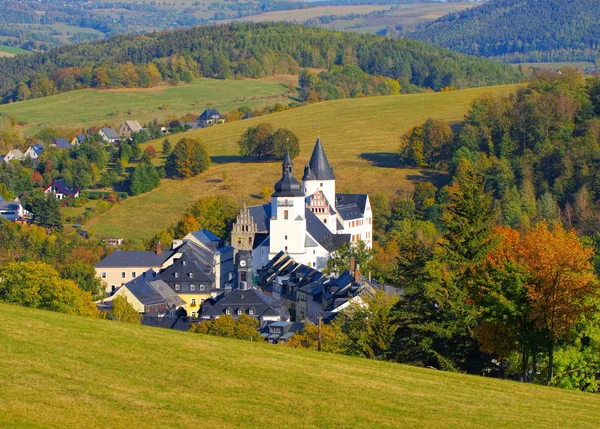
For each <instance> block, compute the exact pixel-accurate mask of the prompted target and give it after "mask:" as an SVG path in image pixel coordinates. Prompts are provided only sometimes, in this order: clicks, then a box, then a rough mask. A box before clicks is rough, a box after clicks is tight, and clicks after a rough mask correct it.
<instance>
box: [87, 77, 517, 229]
mask: <svg viewBox="0 0 600 429" xmlns="http://www.w3.org/2000/svg"><path fill="white" fill-rule="evenodd" d="M515 88H516V86H514V85H507V86H498V87H488V88H476V89H468V90H463V91H452V92H444V93H425V94H414V95H401V96H388V97H365V98H355V99H346V100H335V101H329V102H324V103H318V104H312V105H308V106H304V107H300V108H297V109H293V110H288V111H285V112H280V113H275V114H271V115H268V116H263V117H258V118H252V119H248V120H244V121H238V122H231V123H227V124H223V125H218V126H215V127H210V128H205V129H201V130H194V131H189V132H187V133H184V134H179V135H175V136H172V137H171V139H172V144H175V143H176V141H177V140H178V139H180V138H182V137H194V138H199V139H201V140H202V141H203V142H204V144H205V145H206V147H207V149H208V152H209V155H210V156H211V157H212V159H213V164H212V166H211V167H210V169H209V170H208V171H207V172H205V173H203V174H201V175H199V176H197V177H194V178H191V179H187V180H183V181H179V180H163V181H162V184H161V186H160V187H159V188H157V189H155V190H153V191H152V192H149V193H147V194H142V195H140V196H137V197H132V198H128V199H127V200H126V201H124V202H123V203H122V204H120V205H119V206H118V207H115V208H114V209H112V210H110V211H109V212H107V213H105V214H103V215H101V216H100V217H99V218H97V219H95V220H93V221H91V222H90V223H89V224H88V225H87V226H88V228H89V229H90V231H91V232H93V233H97V234H100V235H105V236H111V237H123V238H127V239H132V240H141V239H147V238H150V237H152V236H153V235H154V234H155V233H156V232H158V231H160V230H162V229H165V228H167V227H169V226H170V225H172V224H174V223H175V222H176V221H177V220H178V219H179V218H180V217H181V216H182V214H183V213H184V211H185V210H186V208H187V207H188V206H189V205H190V204H191V203H192V202H194V201H195V200H197V199H198V198H200V197H204V196H208V195H216V194H223V195H227V196H229V197H231V198H232V199H233V200H235V201H237V202H239V203H240V204H241V203H243V202H245V203H248V204H261V203H263V202H264V200H262V199H261V198H260V196H259V194H260V192H261V190H262V189H263V187H265V186H267V187H269V188H270V189H272V186H273V184H274V183H275V182H276V181H277V180H278V179H279V177H280V174H281V166H280V164H279V163H277V162H272V163H256V162H248V161H247V160H244V159H242V158H241V157H239V156H238V146H237V141H238V139H239V137H240V135H241V134H242V132H243V131H245V130H246V129H247V128H248V127H250V126H255V125H257V124H259V123H261V122H268V123H271V124H272V125H273V126H274V127H275V128H279V127H283V128H288V129H290V130H292V131H293V132H294V133H296V135H297V136H298V137H299V138H300V145H301V153H300V156H299V157H298V159H296V160H295V165H296V167H295V176H296V178H297V179H300V178H301V177H302V171H303V167H304V165H305V164H306V163H307V162H308V158H309V157H310V154H311V151H312V148H313V146H314V142H315V139H316V137H317V125H319V127H320V132H321V141H322V143H323V146H324V148H325V151H326V153H327V156H328V158H329V161H330V163H331V164H332V167H333V168H334V171H335V175H336V179H337V189H338V192H356V193H365V192H366V193H370V194H372V193H375V192H377V191H384V192H387V193H388V194H394V193H396V192H402V191H410V190H412V187H413V186H414V184H415V183H417V182H418V181H422V180H430V181H433V182H434V183H437V184H443V183H445V180H447V179H446V176H445V175H443V174H440V173H436V172H429V171H419V170H414V169H404V168H397V167H398V165H397V151H398V149H399V146H400V136H401V135H402V134H403V133H405V132H406V131H407V130H408V129H409V128H410V127H412V126H415V125H418V124H421V123H423V122H424V121H425V120H426V119H427V118H429V117H433V118H436V119H441V120H445V121H449V122H455V121H460V120H461V119H462V118H463V116H464V114H465V113H466V112H467V110H468V109H469V106H470V105H471V103H472V101H473V100H474V99H475V98H477V97H478V96H480V95H482V94H485V93H490V92H509V91H512V90H514V89H515ZM148 144H153V145H154V146H155V147H156V149H157V150H158V151H160V150H162V141H160V140H158V141H154V142H149V143H148ZM161 161H162V160H161ZM223 172H226V176H227V177H226V180H223Z"/></svg>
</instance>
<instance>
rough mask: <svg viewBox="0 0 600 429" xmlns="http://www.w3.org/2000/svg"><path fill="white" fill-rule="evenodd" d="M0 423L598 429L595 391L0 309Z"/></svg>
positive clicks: (43, 425) (42, 425)
mask: <svg viewBox="0 0 600 429" xmlns="http://www.w3.org/2000/svg"><path fill="white" fill-rule="evenodd" d="M0 338H1V340H2V347H0V359H1V361H2V363H3V364H2V365H1V366H0V426H2V427H3V428H32V427H36V428H58V427H60V428H81V427H90V428H91V427H110V428H132V427H152V428H154V427H156V428H159V427H162V428H164V427H171V426H172V425H173V424H174V423H173V422H177V426H178V427H182V428H198V427H210V428H265V427H290V428H291V427H303V428H313V427H314V428H317V427H318V428H337V427H342V426H343V427H356V428H358V427H365V428H366V427H370V428H372V427H378V428H384V427H390V428H391V427H428V428H431V427H444V428H454V427H455V428H470V427H472V428H482V427H490V428H500V427H506V428H509V427H536V428H550V427H569V428H587V427H590V428H591V427H595V426H597V416H598V414H599V413H600V399H599V398H598V396H596V395H592V394H584V393H580V392H568V391H563V390H559V389H554V388H548V387H542V386H534V385H524V384H519V383H516V382H510V381H500V380H493V379H486V378H483V377H476V376H466V375H460V374H453V373H445V372H441V371H434V370H429V369H422V368H412V367H408V366H404V365H399V364H393V363H387V362H378V361H372V360H367V359H361V358H350V357H345V356H339V355H332V354H327V353H317V352H313V351H303V350H294V349H288V348H285V347H282V346H272V345H269V344H266V343H262V344H259V343H249V342H245V341H239V340H231V339H223V338H217V337H208V336H202V335H198V334H189V333H187V332H176V331H169V330H163V329H159V328H150V327H143V326H133V325H128V324H125V323H119V322H111V321H105V320H97V319H92V318H85V317H76V316H67V315H63V314H59V313H51V312H46V311H41V310H31V309H26V308H22V307H17V306H10V305H5V304H0Z"/></svg>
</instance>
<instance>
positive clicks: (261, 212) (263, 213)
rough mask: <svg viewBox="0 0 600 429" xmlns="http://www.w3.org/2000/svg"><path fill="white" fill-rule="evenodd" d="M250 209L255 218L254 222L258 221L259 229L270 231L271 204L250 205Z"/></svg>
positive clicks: (265, 231) (264, 231) (263, 231)
mask: <svg viewBox="0 0 600 429" xmlns="http://www.w3.org/2000/svg"><path fill="white" fill-rule="evenodd" d="M248 211H249V212H250V216H252V219H254V223H256V227H257V228H258V231H260V232H261V233H268V232H269V219H271V204H263V205H262V206H252V207H248ZM256 241H258V240H256Z"/></svg>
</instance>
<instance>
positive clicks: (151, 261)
mask: <svg viewBox="0 0 600 429" xmlns="http://www.w3.org/2000/svg"><path fill="white" fill-rule="evenodd" d="M173 253H175V252H174V251H173V250H163V251H162V253H161V254H157V253H156V252H155V251H152V250H150V251H141V250H130V251H121V250H115V251H114V252H112V253H111V254H110V255H108V256H107V257H106V258H104V259H103V260H101V261H100V262H98V263H97V264H96V265H94V266H95V267H96V268H119V267H136V268H137V267H139V268H146V267H160V266H161V265H162V264H164V262H165V261H166V260H167V259H169V258H170V257H171V256H172V255H173Z"/></svg>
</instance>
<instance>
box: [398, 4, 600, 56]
mask: <svg viewBox="0 0 600 429" xmlns="http://www.w3.org/2000/svg"><path fill="white" fill-rule="evenodd" d="M599 20H600V3H599V2H598V1H596V0H571V1H564V0H494V1H490V2H488V3H486V4H484V5H481V6H477V7H473V8H470V9H467V10H464V11H461V12H456V13H450V14H448V15H446V16H444V17H442V18H439V19H437V20H436V21H434V22H431V23H428V24H425V25H424V26H423V27H422V28H421V29H419V30H417V31H415V32H413V33H411V34H409V35H408V36H409V37H412V38H414V39H417V40H421V41H424V42H427V43H433V44H435V45H439V46H443V47H446V48H450V49H452V50H455V51H457V52H462V53H465V54H471V55H480V56H484V57H500V58H502V59H505V60H510V61H518V62H524V61H592V62H593V61H595V60H596V58H597V57H598V55H599V54H600V28H598V25H597V23H598V21H599Z"/></svg>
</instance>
